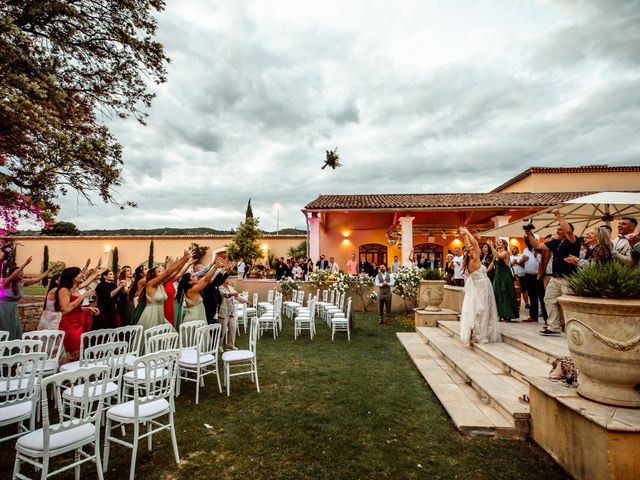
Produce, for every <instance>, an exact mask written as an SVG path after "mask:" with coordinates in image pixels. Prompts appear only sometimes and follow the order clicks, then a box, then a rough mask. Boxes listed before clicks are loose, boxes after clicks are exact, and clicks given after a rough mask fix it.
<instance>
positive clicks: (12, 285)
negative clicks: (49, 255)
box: [0, 257, 49, 340]
mask: <svg viewBox="0 0 640 480" xmlns="http://www.w3.org/2000/svg"><path fill="white" fill-rule="evenodd" d="M31 260H32V258H31V257H29V258H27V260H26V261H25V262H24V264H22V265H21V266H19V267H14V268H12V269H11V270H9V275H7V277H6V278H4V279H3V280H2V284H1V285H0V286H1V287H2V288H0V330H4V331H6V332H9V338H8V339H9V340H20V339H21V338H22V328H21V327H20V317H19V316H18V302H19V301H20V299H21V298H22V295H23V294H24V287H28V286H29V285H33V284H35V283H38V282H40V281H42V280H43V279H44V278H45V277H47V275H49V270H48V269H47V270H46V271H45V272H43V273H41V274H40V275H38V276H37V277H33V278H24V269H25V267H26V266H27V265H29V264H30V263H31Z"/></svg>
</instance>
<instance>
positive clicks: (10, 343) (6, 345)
mask: <svg viewBox="0 0 640 480" xmlns="http://www.w3.org/2000/svg"><path fill="white" fill-rule="evenodd" d="M41 348H42V342H41V341H40V340H6V341H4V342H0V357H6V356H8V355H17V354H19V353H39V352H40V349H41Z"/></svg>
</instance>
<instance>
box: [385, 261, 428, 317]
mask: <svg viewBox="0 0 640 480" xmlns="http://www.w3.org/2000/svg"><path fill="white" fill-rule="evenodd" d="M423 278H424V270H423V269H420V268H417V267H413V266H411V267H401V268H400V270H399V271H398V273H396V275H395V283H394V285H393V289H392V290H393V293H395V294H396V295H398V296H400V297H402V299H403V300H404V305H405V309H406V310H407V312H409V311H410V309H411V308H414V307H415V306H416V305H417V304H418V294H419V293H420V280H422V279H423Z"/></svg>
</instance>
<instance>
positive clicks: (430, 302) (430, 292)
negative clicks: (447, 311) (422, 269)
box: [418, 280, 445, 312]
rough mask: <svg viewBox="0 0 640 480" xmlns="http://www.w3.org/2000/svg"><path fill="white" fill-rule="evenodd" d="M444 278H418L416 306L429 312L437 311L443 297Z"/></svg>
mask: <svg viewBox="0 0 640 480" xmlns="http://www.w3.org/2000/svg"><path fill="white" fill-rule="evenodd" d="M444 283H445V282H444V280H420V300H419V304H418V307H420V308H422V309H424V310H427V311H429V312H439V311H440V310H441V308H440V304H441V303H442V300H443V299H444Z"/></svg>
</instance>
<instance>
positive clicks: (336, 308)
mask: <svg viewBox="0 0 640 480" xmlns="http://www.w3.org/2000/svg"><path fill="white" fill-rule="evenodd" d="M346 297H347V292H345V293H338V294H337V296H336V305H331V306H328V307H326V308H325V309H324V318H325V320H326V322H327V326H328V327H329V326H331V319H332V318H333V316H334V315H336V314H339V313H343V314H344V299H345V298H346Z"/></svg>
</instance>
